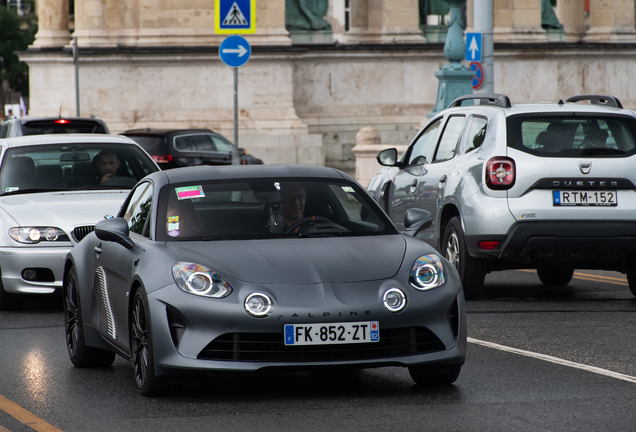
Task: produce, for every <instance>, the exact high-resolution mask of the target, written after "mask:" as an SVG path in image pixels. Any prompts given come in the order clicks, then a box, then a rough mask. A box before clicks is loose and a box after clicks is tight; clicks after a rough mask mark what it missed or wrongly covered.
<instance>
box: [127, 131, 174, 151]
mask: <svg viewBox="0 0 636 432" xmlns="http://www.w3.org/2000/svg"><path fill="white" fill-rule="evenodd" d="M127 137H128V138H130V139H132V140H134V141H135V142H136V143H137V144H139V145H140V146H141V148H143V149H144V150H146V151H147V152H148V154H151V155H162V154H165V153H166V145H165V140H164V138H163V137H161V136H143V135H127Z"/></svg>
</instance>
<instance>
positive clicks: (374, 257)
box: [168, 235, 406, 284]
mask: <svg viewBox="0 0 636 432" xmlns="http://www.w3.org/2000/svg"><path fill="white" fill-rule="evenodd" d="M168 245H169V247H170V248H172V249H173V250H174V251H175V252H177V254H176V255H175V257H179V260H184V261H185V260H186V259H187V260H193V261H194V260H198V262H197V263H199V264H204V265H207V266H209V267H210V268H211V269H212V270H214V271H217V272H218V273H219V274H221V276H225V277H227V275H228V274H231V275H232V276H234V277H235V278H237V279H239V280H242V281H243V282H247V283H259V284H316V283H347V282H360V281H370V280H379V279H388V278H391V277H393V276H395V275H396V274H397V272H398V270H399V269H400V266H401V265H402V261H403V259H404V254H405V252H406V241H405V240H404V238H403V237H402V236H401V235H382V236H365V237H330V238H293V239H274V240H248V241H219V242H179V243H177V242H174V243H168ZM183 252H186V253H187V254H188V255H190V254H191V255H194V256H192V257H188V258H186V257H185V256H184V254H183Z"/></svg>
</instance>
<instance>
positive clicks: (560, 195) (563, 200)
mask: <svg viewBox="0 0 636 432" xmlns="http://www.w3.org/2000/svg"><path fill="white" fill-rule="evenodd" d="M552 204H553V205H555V206H612V207H616V206H618V194H617V193H616V191H613V190H604V191H553V192H552Z"/></svg>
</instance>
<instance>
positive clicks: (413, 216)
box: [402, 208, 433, 237]
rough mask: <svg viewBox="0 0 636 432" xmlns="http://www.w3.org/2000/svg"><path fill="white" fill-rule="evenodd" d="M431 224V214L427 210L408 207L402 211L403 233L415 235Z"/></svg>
mask: <svg viewBox="0 0 636 432" xmlns="http://www.w3.org/2000/svg"><path fill="white" fill-rule="evenodd" d="M432 224H433V216H432V215H431V213H430V212H429V211H427V210H423V209H419V208H410V209H408V210H407V211H406V213H404V231H402V232H403V233H404V234H407V235H410V236H413V237H415V235H416V234H417V233H418V232H420V231H422V230H425V229H426V228H428V227H430V226H431V225H432Z"/></svg>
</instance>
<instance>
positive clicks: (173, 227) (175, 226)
mask: <svg viewBox="0 0 636 432" xmlns="http://www.w3.org/2000/svg"><path fill="white" fill-rule="evenodd" d="M178 229H179V222H174V223H169V224H168V231H175V230H178Z"/></svg>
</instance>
